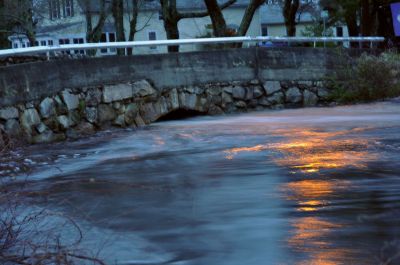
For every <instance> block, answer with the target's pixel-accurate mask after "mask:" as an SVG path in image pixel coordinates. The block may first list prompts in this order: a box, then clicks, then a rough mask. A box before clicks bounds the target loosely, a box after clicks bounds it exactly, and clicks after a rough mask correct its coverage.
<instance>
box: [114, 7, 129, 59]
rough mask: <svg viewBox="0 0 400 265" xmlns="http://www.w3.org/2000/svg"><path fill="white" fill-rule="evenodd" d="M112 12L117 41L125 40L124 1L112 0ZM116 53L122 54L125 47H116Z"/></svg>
mask: <svg viewBox="0 0 400 265" xmlns="http://www.w3.org/2000/svg"><path fill="white" fill-rule="evenodd" d="M112 14H113V17H114V25H115V30H116V35H117V41H125V40H126V39H125V30H124V3H123V0H113V2H112ZM117 53H118V55H124V54H125V49H117Z"/></svg>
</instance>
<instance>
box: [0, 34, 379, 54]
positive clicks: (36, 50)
mask: <svg viewBox="0 0 400 265" xmlns="http://www.w3.org/2000/svg"><path fill="white" fill-rule="evenodd" d="M384 40H385V38H383V37H311V38H310V37H226V38H197V39H179V40H156V41H126V42H107V43H84V44H67V45H55V46H36V47H28V48H16V49H6V50H0V57H8V56H18V55H34V54H49V53H51V52H61V51H73V50H97V49H109V48H110V49H113V48H114V49H115V48H134V47H145V46H176V45H188V44H219V43H256V44H258V43H268V42H271V43H289V44H290V43H313V44H314V47H315V46H316V43H330V42H336V43H338V42H339V43H349V42H358V43H369V44H370V45H371V46H372V44H373V43H375V42H383V41H384Z"/></svg>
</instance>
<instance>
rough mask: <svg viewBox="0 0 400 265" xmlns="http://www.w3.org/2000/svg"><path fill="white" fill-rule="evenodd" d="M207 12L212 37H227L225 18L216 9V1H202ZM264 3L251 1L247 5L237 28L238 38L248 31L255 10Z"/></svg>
mask: <svg viewBox="0 0 400 265" xmlns="http://www.w3.org/2000/svg"><path fill="white" fill-rule="evenodd" d="M204 2H205V4H206V6H207V10H208V12H209V14H210V17H211V21H212V25H213V30H214V35H215V36H217V37H222V36H226V35H227V26H226V21H225V18H224V16H223V14H222V12H221V9H220V8H219V7H218V3H217V0H204ZM264 3H265V0H251V1H250V3H249V4H248V5H247V8H246V11H245V13H244V15H243V18H242V21H241V23H240V26H239V30H238V32H237V33H236V35H238V36H243V35H245V34H246V33H247V31H248V30H249V27H250V24H251V21H252V20H253V16H254V14H255V12H256V10H257V9H258V8H259V7H260V6H261V5H262V4H264Z"/></svg>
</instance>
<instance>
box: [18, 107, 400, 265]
mask: <svg viewBox="0 0 400 265" xmlns="http://www.w3.org/2000/svg"><path fill="white" fill-rule="evenodd" d="M29 152H30V156H29V157H28V160H27V161H30V162H31V163H36V162H35V161H37V160H46V159H44V158H51V159H50V160H54V162H52V163H47V165H46V163H43V165H40V166H38V167H37V168H36V169H35V170H34V172H33V173H32V174H30V176H29V177H28V181H29V187H30V189H32V190H36V191H38V192H41V193H45V194H47V195H46V200H37V202H35V203H34V204H35V205H36V207H46V208H49V209H52V210H54V211H57V212H61V213H63V214H65V215H68V216H71V217H72V218H73V219H74V220H75V221H76V222H77V223H78V224H79V225H80V227H81V229H82V231H83V234H84V241H83V243H82V244H83V246H85V247H86V248H88V249H92V250H98V251H99V252H98V256H99V257H101V258H102V259H104V260H105V261H107V262H108V263H109V264H177V265H178V264H179V265H186V264H188V265H200V264H202V265H203V264H204V265H213V264H214V265H225V264H227V265H228V264H229V265H260V264H298V265H302V264H311V265H314V264H315V265H331V264H400V259H399V256H400V241H396V239H399V238H400V103H396V102H385V103H376V104H368V105H357V106H348V107H347V106H345V107H335V108H310V109H298V110H282V111H268V112H255V113H250V114H241V115H232V116H222V117H198V118H192V119H189V120H180V121H167V122H160V123H155V124H153V125H151V126H148V127H146V128H143V129H139V130H120V131H112V132H108V133H105V134H104V135H101V136H95V137H92V138H89V139H84V140H80V141H76V142H69V143H61V144H56V145H48V146H44V147H43V146H41V147H33V148H32V149H31V150H29ZM17 179H18V178H17ZM384 262H387V263H384Z"/></svg>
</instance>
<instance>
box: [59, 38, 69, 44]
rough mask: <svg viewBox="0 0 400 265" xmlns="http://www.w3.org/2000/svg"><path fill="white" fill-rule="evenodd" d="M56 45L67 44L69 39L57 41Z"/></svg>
mask: <svg viewBox="0 0 400 265" xmlns="http://www.w3.org/2000/svg"><path fill="white" fill-rule="evenodd" d="M58 44H60V45H63V44H69V39H59V40H58Z"/></svg>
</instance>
